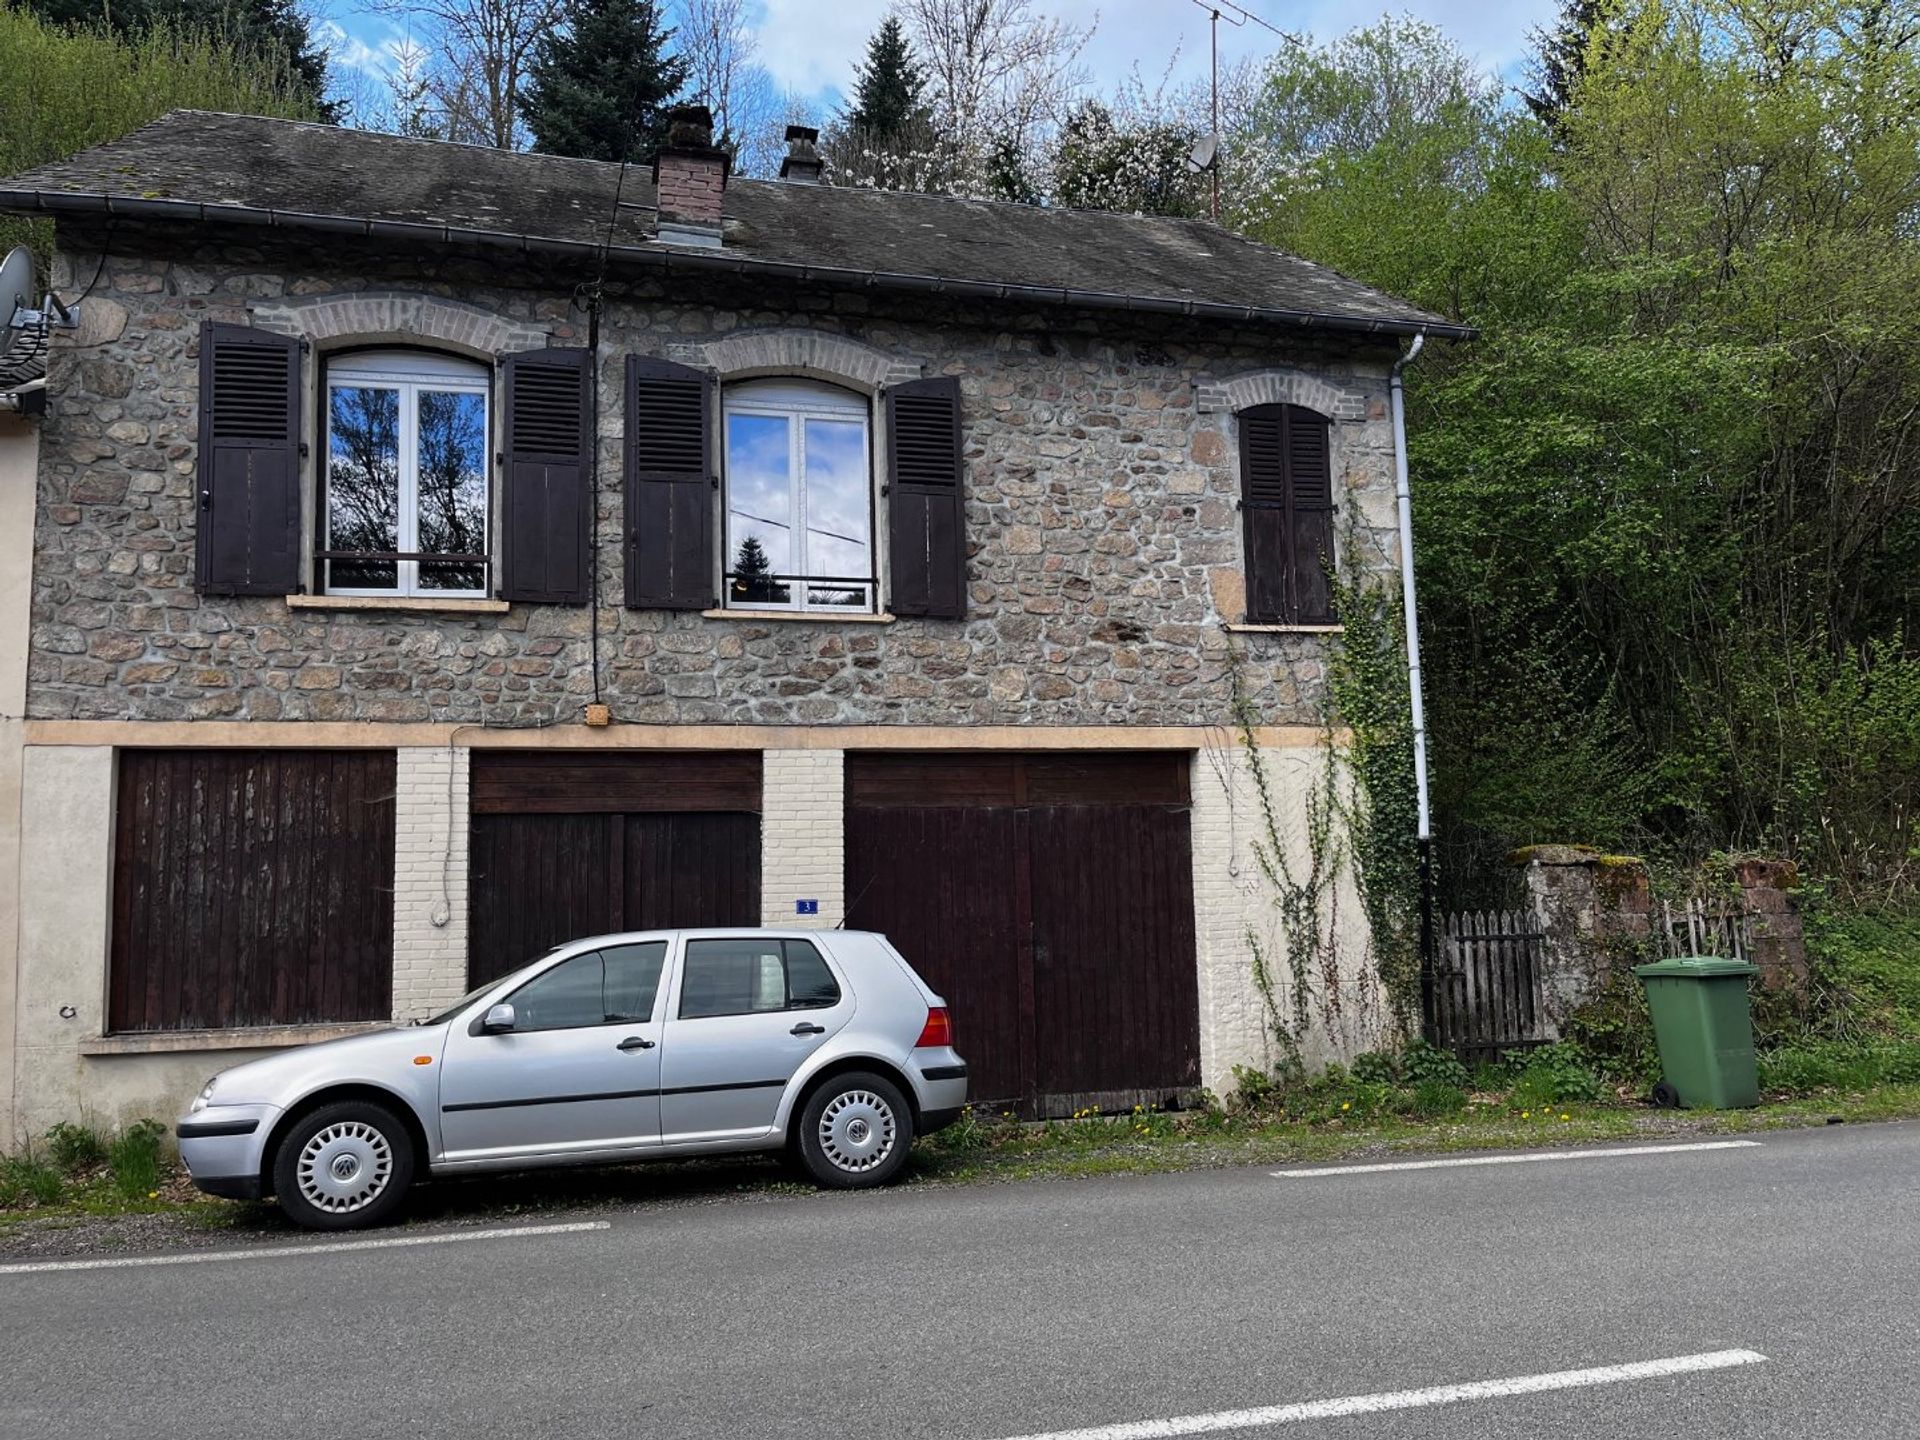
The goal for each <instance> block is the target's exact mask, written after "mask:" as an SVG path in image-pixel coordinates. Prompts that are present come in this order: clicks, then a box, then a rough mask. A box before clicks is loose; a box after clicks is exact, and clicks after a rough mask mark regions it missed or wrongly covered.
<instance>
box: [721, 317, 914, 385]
mask: <svg viewBox="0 0 1920 1440" xmlns="http://www.w3.org/2000/svg"><path fill="white" fill-rule="evenodd" d="M705 348H706V359H707V364H708V365H710V366H712V367H713V369H714V370H715V371H716V372H718V374H719V377H720V379H721V380H722V381H723V382H725V381H729V380H745V379H750V378H752V377H755V376H761V375H786V376H800V377H804V378H806V379H809V380H825V381H828V382H829V383H831V384H835V385H845V386H847V387H848V388H850V389H854V390H859V391H863V392H864V393H866V394H868V395H871V394H874V393H875V392H876V391H878V390H880V389H882V388H883V387H885V386H888V385H898V384H900V383H901V382H903V381H906V380H918V379H919V378H920V376H921V374H922V373H923V371H924V368H925V367H923V366H922V365H921V364H920V363H919V362H918V361H914V360H902V359H900V358H899V357H898V356H895V355H890V354H888V353H887V352H886V351H884V350H878V349H875V348H874V347H873V346H871V345H867V344H863V343H862V342H861V341H858V340H849V339H848V338H847V337H846V336H844V335H833V334H829V333H828V332H826V331H824V330H784V329H783V330H752V331H746V332H744V333H741V334H736V335H729V336H727V337H726V338H725V339H724V340H715V341H714V342H712V343H711V344H709V345H707V346H706V347H705Z"/></svg>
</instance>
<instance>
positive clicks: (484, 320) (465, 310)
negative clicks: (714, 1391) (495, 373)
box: [253, 293, 552, 361]
mask: <svg viewBox="0 0 1920 1440" xmlns="http://www.w3.org/2000/svg"><path fill="white" fill-rule="evenodd" d="M253 320H254V324H256V325H258V326H260V327H261V328H262V329H265V330H277V331H279V332H281V333H282V334H287V335H300V336H303V337H305V338H306V339H308V340H310V341H312V342H313V344H314V346H315V347H316V348H317V349H320V350H334V349H339V348H340V347H341V346H344V345H351V344H367V343H379V344H388V345H404V344H419V345H427V346H432V347H434V348H437V349H444V350H448V351H451V352H452V353H454V354H458V355H467V356H471V357H472V358H474V359H476V360H486V361H491V360H493V359H495V358H496V357H498V356H500V355H504V354H508V353H511V352H513V351H516V350H538V349H541V348H543V347H545V346H546V345H548V344H550V343H552V342H551V341H550V339H549V338H548V335H547V332H546V331H545V330H542V329H540V328H538V327H536V326H533V325H528V324H525V323H523V322H520V321H515V320H508V319H506V318H504V317H503V316H500V315H496V314H494V313H492V312H491V311H488V310H482V309H481V308H479V307H478V306H476V305H466V304H462V303H461V302H459V301H457V300H444V299H441V298H440V297H438V296H434V295H418V294H406V293H400V294H391V295H383V294H357V295H329V296H317V297H315V298H314V299H312V300H307V301H282V302H279V303H277V304H273V305H262V306H260V307H258V308H257V309H256V310H255V312H254V317H253Z"/></svg>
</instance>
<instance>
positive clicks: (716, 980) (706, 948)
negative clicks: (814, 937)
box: [680, 936, 840, 1020]
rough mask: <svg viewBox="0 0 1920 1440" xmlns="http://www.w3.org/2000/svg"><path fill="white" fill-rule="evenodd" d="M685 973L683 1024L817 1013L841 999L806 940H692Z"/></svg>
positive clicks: (833, 982) (681, 1005)
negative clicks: (784, 1012)
mask: <svg viewBox="0 0 1920 1440" xmlns="http://www.w3.org/2000/svg"><path fill="white" fill-rule="evenodd" d="M684 969H685V978H683V979H682V980H681V982H680V1018H681V1019H682V1020H698V1019H701V1018H703V1017H707V1016H712V1015H757V1014H764V1013H768V1012H772V1011H779V1010H817V1009H820V1008H822V1007H824V1006H828V1005H835V1004H838V1003H839V1000H840V986H839V984H838V983H837V982H836V981H835V980H834V978H833V972H832V971H831V970H829V969H828V968H827V962H826V961H825V960H823V959H822V958H821V957H820V952H819V951H818V950H817V949H815V948H814V947H813V946H812V945H811V944H809V943H808V942H807V941H805V940H772V939H763V938H758V937H752V936H742V937H741V938H739V939H737V940H734V939H728V940H689V941H688V942H687V956H686V964H685V966H684Z"/></svg>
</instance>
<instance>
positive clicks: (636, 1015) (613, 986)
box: [600, 940, 667, 1024]
mask: <svg viewBox="0 0 1920 1440" xmlns="http://www.w3.org/2000/svg"><path fill="white" fill-rule="evenodd" d="M600 953H601V955H602V956H603V957H605V959H606V962H607V1019H608V1020H609V1021H616V1020H619V1021H626V1022H627V1023H629V1024H631V1023H633V1022H635V1021H641V1020H651V1019H652V1018H653V998H654V996H655V995H657V994H658V993H659V990H660V972H661V970H662V969H664V968H665V966H666V960H667V942H666V941H664V940H648V941H645V942H644V943H642V944H639V945H609V946H608V947H607V948H606V949H605V950H602V951H601V952H600Z"/></svg>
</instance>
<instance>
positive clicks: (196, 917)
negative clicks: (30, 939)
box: [107, 750, 394, 1031]
mask: <svg viewBox="0 0 1920 1440" xmlns="http://www.w3.org/2000/svg"><path fill="white" fill-rule="evenodd" d="M393 787H394V754H393V751H391V750H128V751H124V752H122V754H121V756H120V786H119V795H118V814H117V818H116V821H115V827H114V831H115V833H114V858H113V921H112V927H113V928H112V940H111V946H110V962H109V972H108V973H109V981H108V987H107V1017H108V1024H109V1026H110V1027H111V1028H112V1029H113V1030H116V1031H126V1030H199V1029H225V1028H229V1027H233V1026H248V1025H299V1024H308V1023H315V1022H326V1021H345V1020H385V1019H387V1018H389V1017H390V1016H391V1014H392V996H393V833H394V832H393V824H394V819H393V817H394V800H393Z"/></svg>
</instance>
